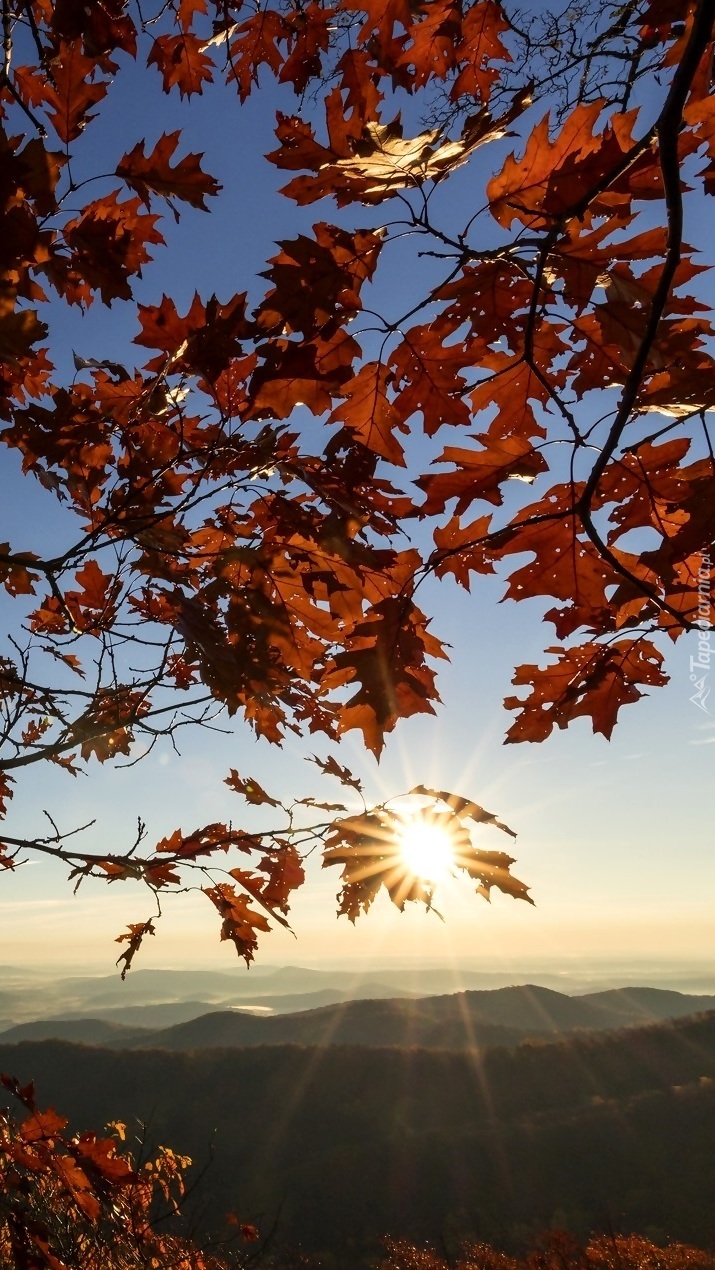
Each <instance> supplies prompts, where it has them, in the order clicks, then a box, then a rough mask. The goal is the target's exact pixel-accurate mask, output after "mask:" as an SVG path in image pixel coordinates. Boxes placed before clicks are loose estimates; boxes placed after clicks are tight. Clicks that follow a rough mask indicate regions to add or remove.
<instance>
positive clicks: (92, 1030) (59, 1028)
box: [0, 1019, 137, 1048]
mask: <svg viewBox="0 0 715 1270" xmlns="http://www.w3.org/2000/svg"><path fill="white" fill-rule="evenodd" d="M136 1035H137V1033H136V1029H135V1028H129V1027H123V1026H122V1025H121V1024H120V1023H108V1022H107V1021H106V1019H37V1020H35V1021H34V1022H32V1023H18V1024H17V1026H16V1027H11V1028H8V1029H7V1031H6V1032H2V1033H0V1042H2V1044H3V1045H5V1044H10V1043H12V1042H14V1041H47V1040H57V1041H75V1042H76V1043H77V1044H79V1045H106V1046H109V1047H110V1048H116V1047H117V1046H123V1045H125V1044H126V1043H127V1040H129V1039H131V1040H134V1039H135V1038H136Z"/></svg>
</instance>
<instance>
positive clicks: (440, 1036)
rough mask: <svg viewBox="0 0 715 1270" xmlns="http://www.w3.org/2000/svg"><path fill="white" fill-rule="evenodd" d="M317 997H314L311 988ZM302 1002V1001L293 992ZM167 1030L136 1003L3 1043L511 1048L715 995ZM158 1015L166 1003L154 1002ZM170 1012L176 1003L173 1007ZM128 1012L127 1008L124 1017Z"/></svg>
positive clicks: (625, 997) (639, 995)
mask: <svg viewBox="0 0 715 1270" xmlns="http://www.w3.org/2000/svg"><path fill="white" fill-rule="evenodd" d="M311 995H312V994H311ZM297 1000H300V998H297ZM198 1004H199V1003H194V1006H193V1007H192V1011H191V1013H189V1015H188V1017H186V1018H185V1019H184V1020H183V1021H181V1022H179V1023H175V1024H174V1025H173V1026H170V1027H165V1028H156V1027H154V1028H152V1027H151V1026H147V1024H148V1023H149V1020H150V1019H151V1018H152V1007H150V1006H141V1007H135V1012H134V1017H135V1018H136V1017H137V1014H139V1017H141V1018H142V1019H143V1020H145V1022H144V1024H143V1026H137V1025H136V1024H135V1025H134V1026H129V1025H127V1024H122V1025H120V1024H119V1023H118V1022H114V1021H106V1019H102V1018H87V1017H85V1018H81V1019H58V1018H54V1019H45V1020H38V1021H33V1022H31V1023H22V1024H19V1025H18V1026H16V1027H13V1028H10V1029H8V1030H7V1031H5V1032H3V1033H1V1034H0V1042H2V1041H5V1042H8V1041H20V1040H24V1039H27V1040H40V1039H53V1038H54V1039H64V1040H77V1041H85V1042H88V1043H94V1044H108V1045H111V1046H113V1047H114V1048H142V1049H170V1050H176V1049H186V1050H193V1049H211V1048H215V1047H217V1046H232V1047H233V1046H254V1045H278V1044H280V1045H285V1044H294V1045H318V1046H325V1045H360V1046H397V1047H399V1048H401V1049H410V1048H412V1047H414V1046H418V1047H420V1048H428V1049H453V1050H465V1049H467V1050H468V1049H474V1048H477V1049H480V1048H484V1047H488V1046H494V1045H501V1046H508V1047H513V1046H515V1045H518V1044H519V1043H520V1042H521V1041H523V1040H524V1039H525V1038H526V1037H533V1038H547V1037H552V1036H554V1035H557V1034H560V1033H564V1032H573V1031H578V1030H585V1031H607V1030H610V1029H613V1028H619V1027H627V1026H636V1025H643V1024H648V1023H653V1022H657V1021H658V1020H661V1019H667V1018H680V1017H683V1016H686V1015H688V1014H694V1013H698V1012H702V1011H704V1010H708V1009H715V997H694V996H687V995H685V994H683V993H679V992H671V991H667V990H662V989H656V988H628V989H622V988H621V989H613V990H611V991H608V992H600V993H591V994H588V995H586V996H581V997H570V996H566V995H565V994H564V993H561V992H554V991H553V990H551V989H549V988H542V987H538V986H535V985H527V986H524V987H510V988H498V989H494V990H492V991H488V992H459V993H451V994H448V995H445V996H434V997H420V998H417V999H414V998H406V999H387V1000H379V999H378V1000H361V1001H344V1002H342V1003H340V1004H337V1005H329V1006H324V1007H322V1008H319V1009H309V1010H302V1011H301V1010H296V1011H293V1012H291V1013H283V1014H275V1015H263V1014H260V1013H259V1014H254V1013H253V1012H252V1011H251V1009H250V1007H239V1008H235V1007H234V1008H233V1009H231V1010H219V1011H211V1010H210V1008H208V1007H207V1010H208V1012H206V1013H202V1014H200V1015H199V1017H195V1016H194V1014H193V1009H194V1008H195V1007H196V1006H197V1005H198ZM156 1009H157V1011H158V1012H161V1011H162V1010H163V1009H167V1007H161V1006H157V1007H156ZM170 1009H171V1010H172V1011H173V1007H170ZM124 1017H126V1014H125V1015H124Z"/></svg>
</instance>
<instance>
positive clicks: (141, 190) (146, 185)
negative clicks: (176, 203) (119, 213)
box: [116, 132, 221, 212]
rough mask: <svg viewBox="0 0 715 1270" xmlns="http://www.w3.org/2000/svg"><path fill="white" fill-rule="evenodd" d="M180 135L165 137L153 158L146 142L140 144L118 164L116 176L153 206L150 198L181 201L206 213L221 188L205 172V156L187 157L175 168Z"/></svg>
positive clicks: (176, 133)
mask: <svg viewBox="0 0 715 1270" xmlns="http://www.w3.org/2000/svg"><path fill="white" fill-rule="evenodd" d="M180 136H181V133H180V132H169V133H164V135H163V136H162V137H160V138H159V140H158V141H157V143H156V145H155V146H154V149H153V150H152V152H151V154H148V155H147V154H145V153H144V145H145V142H143V141H138V142H137V144H136V145H135V146H134V148H133V149H132V150H130V151H129V152H128V153H127V154H125V155H124V157H123V158H122V159H121V160H120V162H119V163H118V164H117V168H116V174H117V176H121V177H124V180H125V181H126V182H127V185H129V186H131V188H132V189H134V190H136V192H137V194H138V195H139V197H140V198H141V199H142V200H143V202H144V203H146V205H147V207H149V205H150V198H151V194H160V195H161V197H162V198H178V199H181V200H182V201H183V202H185V203H189V204H190V205H191V206H192V207H197V208H199V209H200V210H201V211H202V212H207V211H208V208H207V206H206V203H205V201H204V200H205V199H206V198H211V197H213V196H214V195H216V194H218V192H219V190H220V189H221V186H220V185H219V183H218V181H216V180H214V178H213V177H212V176H209V175H208V174H207V173H206V172H204V171H202V168H201V160H202V158H203V155H202V154H187V155H185V157H184V158H183V159H180V160H179V161H178V162H177V163H175V164H174V166H173V167H172V165H171V158H172V156H173V154H174V152H175V150H176V147H177V146H178V144H179V138H180Z"/></svg>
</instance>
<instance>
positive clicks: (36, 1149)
mask: <svg viewBox="0 0 715 1270" xmlns="http://www.w3.org/2000/svg"><path fill="white" fill-rule="evenodd" d="M2 1084H3V1086H4V1092H5V1093H10V1094H11V1095H12V1096H13V1100H14V1103H15V1107H17V1106H18V1105H19V1107H20V1109H21V1111H22V1115H21V1116H20V1117H18V1116H17V1115H16V1114H15V1113H14V1109H13V1110H11V1111H5V1112H0V1266H2V1267H3V1270H5V1268H6V1267H17V1270H70V1267H72V1268H77V1270H79V1267H81V1270H106V1267H112V1270H131V1268H132V1267H140V1266H156V1267H159V1266H173V1267H175V1268H176V1270H227V1267H228V1264H229V1261H230V1262H231V1263H232V1264H233V1265H236V1264H241V1263H242V1261H243V1257H241V1256H238V1257H236V1256H232V1255H231V1251H232V1250H231V1249H230V1248H226V1249H224V1252H225V1253H227V1256H228V1259H227V1257H226V1256H224V1257H222V1258H219V1257H217V1256H214V1255H212V1254H211V1253H204V1252H202V1251H201V1249H200V1248H199V1246H198V1245H197V1244H196V1243H195V1242H194V1241H192V1240H191V1239H189V1238H187V1236H186V1234H183V1235H182V1234H181V1233H177V1229H176V1228H177V1227H178V1225H179V1223H178V1222H177V1217H178V1216H179V1215H180V1212H181V1206H182V1203H183V1200H184V1196H185V1194H186V1172H187V1169H188V1168H189V1166H190V1165H191V1160H189V1159H187V1158H186V1157H185V1156H181V1155H177V1154H175V1153H174V1152H173V1151H171V1150H170V1149H169V1148H168V1147H160V1148H159V1149H158V1151H156V1152H155V1153H153V1154H151V1155H149V1154H146V1153H144V1158H141V1154H142V1152H141V1146H142V1144H141V1142H140V1144H139V1145H140V1150H139V1152H136V1153H133V1152H132V1151H131V1150H130V1148H129V1146H128V1144H127V1142H126V1137H127V1129H126V1126H125V1125H123V1124H120V1123H115V1124H112V1125H110V1126H109V1129H108V1134H107V1136H106V1137H100V1136H99V1135H98V1134H96V1133H81V1134H71V1133H70V1132H68V1129H67V1121H66V1120H65V1119H64V1117H63V1116H60V1115H58V1114H57V1112H56V1111H54V1110H53V1109H52V1108H48V1109H44V1110H42V1109H40V1108H39V1107H38V1106H37V1103H36V1101H35V1093H34V1089H33V1087H32V1086H31V1085H28V1086H24V1087H23V1086H20V1085H19V1084H18V1082H17V1081H16V1080H13V1079H11V1078H10V1077H7V1076H3V1077H2ZM135 1155H136V1158H135ZM229 1217H230V1219H231V1224H232V1226H233V1227H235V1235H236V1237H237V1242H238V1244H239V1246H240V1247H243V1248H245V1246H246V1245H247V1244H252V1243H254V1242H255V1241H256V1240H257V1239H258V1232H257V1230H256V1229H255V1227H254V1226H251V1225H250V1224H246V1223H241V1222H240V1221H239V1220H238V1218H236V1217H235V1214H230V1215H229ZM167 1222H168V1233H167Z"/></svg>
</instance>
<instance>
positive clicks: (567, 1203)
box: [0, 1015, 715, 1267]
mask: <svg viewBox="0 0 715 1270" xmlns="http://www.w3.org/2000/svg"><path fill="white" fill-rule="evenodd" d="M0 1070H1V1071H5V1072H12V1073H14V1074H15V1075H17V1076H18V1077H19V1078H20V1079H21V1080H23V1081H25V1080H27V1079H29V1078H30V1077H34V1079H35V1082H36V1086H37V1091H38V1098H39V1100H40V1101H41V1103H43V1104H47V1103H50V1104H52V1105H54V1106H56V1107H57V1108H59V1109H61V1110H63V1111H65V1112H66V1113H67V1114H69V1115H70V1116H71V1117H72V1121H73V1124H74V1125H75V1126H76V1127H77V1128H87V1127H99V1126H101V1125H102V1124H103V1123H105V1122H106V1121H108V1120H110V1119H116V1118H121V1119H124V1120H126V1121H127V1122H128V1123H129V1124H130V1125H131V1126H134V1125H135V1124H136V1120H135V1118H137V1117H138V1118H139V1120H140V1121H142V1122H143V1123H145V1124H146V1125H147V1126H148V1130H147V1133H148V1136H149V1138H150V1140H152V1141H160V1142H165V1143H169V1144H170V1145H172V1146H173V1147H175V1148H176V1149H178V1150H181V1151H184V1152H186V1153H187V1154H189V1155H191V1156H192V1157H193V1158H194V1159H195V1160H196V1161H197V1162H198V1163H199V1165H201V1164H204V1163H206V1162H207V1161H208V1160H209V1159H210V1158H212V1163H211V1166H210V1168H209V1170H208V1172H207V1173H206V1174H205V1176H204V1178H203V1180H202V1182H201V1184H200V1186H199V1187H198V1189H197V1192H196V1194H195V1196H194V1200H195V1202H196V1204H197V1205H198V1210H199V1214H200V1216H199V1220H200V1223H201V1224H202V1225H203V1226H205V1227H206V1228H207V1229H215V1228H217V1227H218V1225H219V1224H220V1221H221V1217H222V1214H224V1213H225V1212H226V1211H229V1210H231V1211H234V1212H236V1213H239V1214H240V1216H241V1218H242V1219H246V1220H253V1221H256V1222H257V1223H258V1224H259V1225H260V1226H261V1227H262V1228H263V1229H264V1230H266V1229H267V1228H270V1227H271V1226H272V1225H273V1224H274V1223H275V1222H277V1228H276V1233H275V1236H274V1246H275V1247H276V1248H277V1249H281V1248H284V1247H287V1246H292V1247H295V1246H296V1245H300V1246H302V1247H303V1248H304V1249H305V1250H306V1251H311V1250H312V1251H315V1250H323V1251H326V1252H327V1254H329V1256H332V1257H333V1261H332V1262H330V1261H329V1260H328V1262H326V1264H334V1265H335V1266H340V1267H348V1266H350V1265H358V1264H360V1260H361V1257H362V1256H363V1255H364V1254H365V1253H366V1251H369V1249H370V1248H371V1247H372V1248H374V1246H375V1241H376V1240H377V1239H378V1238H379V1236H381V1235H382V1234H384V1233H385V1232H389V1233H391V1234H393V1235H396V1236H400V1235H404V1236H406V1237H408V1238H410V1239H412V1240H416V1241H432V1242H437V1243H441V1242H442V1241H443V1240H447V1241H448V1243H454V1242H456V1241H458V1240H459V1239H460V1238H461V1239H465V1238H466V1239H469V1238H477V1239H487V1240H492V1241H496V1242H498V1243H504V1244H506V1245H507V1246H508V1244H509V1243H510V1242H513V1241H514V1240H517V1241H518V1240H519V1239H520V1238H521V1237H522V1236H528V1235H529V1234H530V1233H531V1232H533V1231H535V1230H540V1229H543V1228H544V1227H545V1226H553V1225H558V1226H564V1225H566V1226H570V1227H571V1228H572V1229H574V1230H575V1231H576V1233H579V1234H583V1235H585V1234H587V1233H588V1232H589V1231H590V1230H596V1231H599V1230H600V1231H608V1230H611V1229H614V1230H623V1231H625V1232H628V1231H633V1230H635V1231H640V1232H643V1233H646V1234H649V1235H650V1236H651V1237H652V1236H654V1235H655V1236H656V1237H660V1236H662V1237H666V1236H668V1237H671V1238H674V1239H682V1240H685V1241H690V1242H694V1243H697V1244H700V1245H702V1246H706V1247H707V1246H711V1245H712V1244H713V1242H715V1015H711V1016H703V1017H700V1018H696V1019H687V1020H683V1021H680V1022H677V1023H671V1024H661V1025H658V1026H652V1027H642V1028H632V1029H628V1030H625V1031H623V1032H621V1033H617V1034H610V1035H603V1034H600V1035H599V1034H592V1035H590V1036H578V1037H572V1038H570V1039H568V1040H564V1041H561V1042H558V1043H549V1044H546V1043H537V1044H529V1045H523V1046H521V1047H520V1048H518V1049H513V1050H490V1051H487V1052H483V1053H481V1054H479V1053H477V1052H471V1053H465V1052H448V1051H437V1050H432V1051H430V1050H424V1049H414V1050H411V1051H407V1050H397V1049H369V1048H355V1047H339V1046H335V1047H326V1048H300V1047H297V1046H288V1045H285V1046H276V1047H272V1048H267V1047H266V1048H250V1049H224V1050H213V1051H211V1050H201V1051H196V1052H194V1053H188V1052H169V1051H158V1050H157V1051H145V1050H142V1051H127V1050H124V1051H116V1050H109V1049H102V1048H93V1047H86V1046H76V1045H70V1044H67V1043H60V1042H45V1043H27V1042H25V1043H22V1044H19V1045H15V1046H0Z"/></svg>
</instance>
